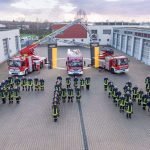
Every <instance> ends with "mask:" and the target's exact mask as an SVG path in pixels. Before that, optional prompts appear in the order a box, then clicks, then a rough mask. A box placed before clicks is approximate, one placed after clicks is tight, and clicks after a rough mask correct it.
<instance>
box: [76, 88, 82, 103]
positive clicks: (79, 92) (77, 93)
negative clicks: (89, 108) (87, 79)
mask: <svg viewBox="0 0 150 150" xmlns="http://www.w3.org/2000/svg"><path fill="white" fill-rule="evenodd" d="M80 99H81V89H80V88H79V87H78V88H77V90H76V100H77V102H80Z"/></svg>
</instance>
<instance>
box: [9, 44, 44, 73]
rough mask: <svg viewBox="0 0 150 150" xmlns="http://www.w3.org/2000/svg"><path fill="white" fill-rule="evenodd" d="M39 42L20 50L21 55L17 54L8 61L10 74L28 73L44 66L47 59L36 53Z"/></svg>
mask: <svg viewBox="0 0 150 150" xmlns="http://www.w3.org/2000/svg"><path fill="white" fill-rule="evenodd" d="M36 46H37V44H33V45H30V46H28V47H26V48H24V49H22V50H21V51H20V55H19V56H15V57H13V58H11V59H9V61H8V66H9V67H8V69H9V74H10V75H19V76H21V75H27V74H28V73H30V72H33V71H37V70H39V69H41V68H43V66H44V64H45V63H46V61H47V59H46V58H45V57H40V56H37V55H35V54H34V48H35V47H36Z"/></svg>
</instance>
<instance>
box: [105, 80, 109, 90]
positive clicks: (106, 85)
mask: <svg viewBox="0 0 150 150" xmlns="http://www.w3.org/2000/svg"><path fill="white" fill-rule="evenodd" d="M108 82H109V80H108V78H104V90H105V91H107V88H108Z"/></svg>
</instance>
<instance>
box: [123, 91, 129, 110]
mask: <svg viewBox="0 0 150 150" xmlns="http://www.w3.org/2000/svg"><path fill="white" fill-rule="evenodd" d="M124 97H125V109H127V106H128V103H129V100H131V94H130V92H127V93H125V94H124Z"/></svg>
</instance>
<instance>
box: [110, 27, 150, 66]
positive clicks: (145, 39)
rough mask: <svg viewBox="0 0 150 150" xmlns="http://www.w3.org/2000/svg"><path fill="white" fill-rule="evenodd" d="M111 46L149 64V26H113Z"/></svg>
mask: <svg viewBox="0 0 150 150" xmlns="http://www.w3.org/2000/svg"><path fill="white" fill-rule="evenodd" d="M112 46H113V47H115V48H116V49H117V50H120V51H122V52H124V53H126V54H128V55H130V56H133V57H135V58H136V59H138V60H140V61H142V62H144V63H145V64H148V65H150V28H141V27H140V28H131V27H130V28H114V29H113V35H112Z"/></svg>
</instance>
